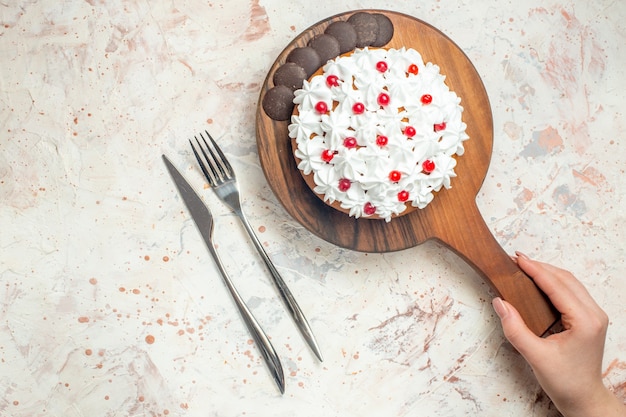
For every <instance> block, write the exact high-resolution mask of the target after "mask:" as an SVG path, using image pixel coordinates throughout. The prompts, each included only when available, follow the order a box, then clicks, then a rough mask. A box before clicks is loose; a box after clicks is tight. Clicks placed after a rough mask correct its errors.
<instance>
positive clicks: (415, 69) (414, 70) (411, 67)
mask: <svg viewBox="0 0 626 417" xmlns="http://www.w3.org/2000/svg"><path fill="white" fill-rule="evenodd" d="M418 72H419V68H418V67H417V65H415V64H411V65H409V74H413V75H417V73H418Z"/></svg>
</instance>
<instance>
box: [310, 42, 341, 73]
mask: <svg viewBox="0 0 626 417" xmlns="http://www.w3.org/2000/svg"><path fill="white" fill-rule="evenodd" d="M308 45H309V46H310V47H311V48H313V49H315V51H316V52H317V54H318V55H319V56H320V61H321V65H324V64H325V63H326V61H328V60H329V59H333V58H336V57H337V55H339V53H340V48H339V41H338V40H337V39H336V38H335V37H334V36H332V35H327V34H325V33H323V34H321V35H317V36H315V37H314V38H313V39H311V40H310V41H309V44H308ZM321 65H320V66H321ZM316 70H317V69H316Z"/></svg>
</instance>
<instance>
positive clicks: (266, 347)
mask: <svg viewBox="0 0 626 417" xmlns="http://www.w3.org/2000/svg"><path fill="white" fill-rule="evenodd" d="M162 157H163V162H165V166H166V167H167V170H168V171H169V173H170V176H171V177H172V180H173V181H174V184H175V185H176V188H177V189H178V192H179V194H180V196H181V197H182V199H183V202H184V203H185V206H186V207H187V210H189V213H190V214H191V218H192V219H193V221H194V223H195V224H196V227H197V229H198V231H199V232H200V235H201V236H202V239H203V240H204V243H205V244H206V246H207V248H208V250H209V253H210V254H211V256H212V257H213V259H214V261H215V263H216V264H217V268H218V270H219V271H220V275H221V276H222V278H223V280H224V283H225V284H226V287H227V288H228V290H229V292H230V294H231V295H232V297H233V299H234V301H235V304H237V307H238V308H239V312H240V313H241V316H242V318H243V320H244V323H245V324H246V326H247V327H248V330H249V331H250V334H251V335H252V337H253V339H254V341H255V342H256V344H257V347H258V348H259V350H260V351H261V355H262V356H263V359H264V360H265V364H266V365H267V367H268V369H269V370H270V373H271V374H272V377H273V379H274V382H276V385H277V386H278V389H279V390H280V392H281V394H284V392H285V376H284V373H283V368H282V365H281V363H280V358H279V357H278V354H277V353H276V350H275V349H274V346H273V345H272V343H271V342H270V339H269V338H268V337H267V335H266V334H265V331H264V330H263V328H262V327H261V325H260V324H259V323H258V321H257V320H256V318H255V317H254V315H253V314H252V312H251V311H250V309H249V308H248V306H247V305H246V303H245V302H244V301H243V299H242V298H241V296H240V295H239V292H238V291H237V289H236V288H235V285H234V284H233V282H232V280H231V279H230V276H229V275H228V273H227V272H226V268H225V267H224V264H223V263H222V261H221V259H220V257H219V255H218V253H217V251H216V250H215V247H214V246H213V216H212V215H211V212H210V211H209V208H208V207H207V206H206V204H204V202H203V201H202V199H201V198H200V197H199V196H198V194H197V193H196V192H195V191H194V189H193V188H192V187H191V185H190V184H189V182H188V181H187V180H186V179H185V178H184V177H183V175H182V174H181V173H180V172H179V171H178V170H177V169H176V167H175V166H174V165H173V164H172V162H171V161H170V160H169V159H168V158H167V156H165V155H162Z"/></svg>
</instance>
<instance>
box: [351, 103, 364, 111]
mask: <svg viewBox="0 0 626 417" xmlns="http://www.w3.org/2000/svg"><path fill="white" fill-rule="evenodd" d="M352 112H354V114H363V113H364V112H365V104H363V103H354V105H353V106H352Z"/></svg>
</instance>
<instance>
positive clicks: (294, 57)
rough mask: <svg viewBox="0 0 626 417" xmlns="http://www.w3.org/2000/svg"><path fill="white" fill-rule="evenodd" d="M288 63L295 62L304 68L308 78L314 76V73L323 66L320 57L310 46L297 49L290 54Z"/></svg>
mask: <svg viewBox="0 0 626 417" xmlns="http://www.w3.org/2000/svg"><path fill="white" fill-rule="evenodd" d="M287 62H293V63H295V64H298V65H300V66H301V67H302V68H304V70H305V71H306V77H307V78H309V77H310V76H311V75H313V73H314V72H315V71H317V70H318V68H319V67H321V66H322V59H321V58H320V55H319V54H318V53H317V51H316V50H315V49H313V48H311V47H310V46H305V47H302V48H295V49H294V50H293V51H291V52H289V55H287Z"/></svg>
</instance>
